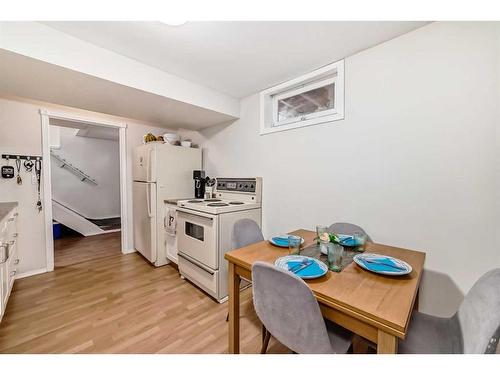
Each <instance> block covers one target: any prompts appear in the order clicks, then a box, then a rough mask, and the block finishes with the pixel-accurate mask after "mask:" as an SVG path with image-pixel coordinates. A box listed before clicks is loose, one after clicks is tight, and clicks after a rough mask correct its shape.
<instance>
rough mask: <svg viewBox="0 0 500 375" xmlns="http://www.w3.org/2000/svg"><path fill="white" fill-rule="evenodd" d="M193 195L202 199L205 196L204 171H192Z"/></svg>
mask: <svg viewBox="0 0 500 375" xmlns="http://www.w3.org/2000/svg"><path fill="white" fill-rule="evenodd" d="M193 180H194V197H195V198H198V199H203V198H204V197H205V171H193Z"/></svg>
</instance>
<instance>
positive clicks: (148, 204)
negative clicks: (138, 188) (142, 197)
mask: <svg viewBox="0 0 500 375" xmlns="http://www.w3.org/2000/svg"><path fill="white" fill-rule="evenodd" d="M149 188H150V186H149V184H148V185H147V186H146V205H147V206H148V217H149V218H150V219H151V218H152V217H153V216H152V214H151V198H150V196H149Z"/></svg>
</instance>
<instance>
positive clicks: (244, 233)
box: [232, 219, 264, 249]
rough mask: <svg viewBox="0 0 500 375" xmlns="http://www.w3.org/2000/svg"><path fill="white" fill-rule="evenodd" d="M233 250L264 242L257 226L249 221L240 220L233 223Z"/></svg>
mask: <svg viewBox="0 0 500 375" xmlns="http://www.w3.org/2000/svg"><path fill="white" fill-rule="evenodd" d="M232 239H233V248H234V249H238V248H240V247H244V246H248V245H251V244H253V243H256V242H260V241H264V236H263V235H262V231H261V230H260V228H259V225H258V224H257V223H256V222H255V221H253V220H251V219H241V220H238V221H237V222H236V223H234V227H233V236H232Z"/></svg>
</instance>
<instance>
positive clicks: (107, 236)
mask: <svg viewBox="0 0 500 375" xmlns="http://www.w3.org/2000/svg"><path fill="white" fill-rule="evenodd" d="M117 254H121V233H120V232H113V233H104V234H99V235H96V236H89V237H83V236H81V235H79V234H75V235H69V236H67V237H63V238H61V239H58V240H54V267H56V268H57V267H65V266H69V265H71V264H76V263H80V262H84V261H89V260H92V259H98V258H103V257H107V256H110V255H117Z"/></svg>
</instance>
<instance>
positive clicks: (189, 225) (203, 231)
mask: <svg viewBox="0 0 500 375" xmlns="http://www.w3.org/2000/svg"><path fill="white" fill-rule="evenodd" d="M218 237H219V236H218V229H217V216H216V215H210V214H206V213H202V212H196V213H195V212H193V211H187V210H183V209H178V210H177V241H178V242H177V250H178V251H179V253H182V254H184V255H187V256H188V257H190V258H192V259H194V260H195V261H198V262H200V263H201V264H204V265H205V266H207V267H210V268H212V269H214V270H216V269H218V268H219V262H218V258H219V257H218V253H219V251H218V245H219V244H218Z"/></svg>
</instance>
